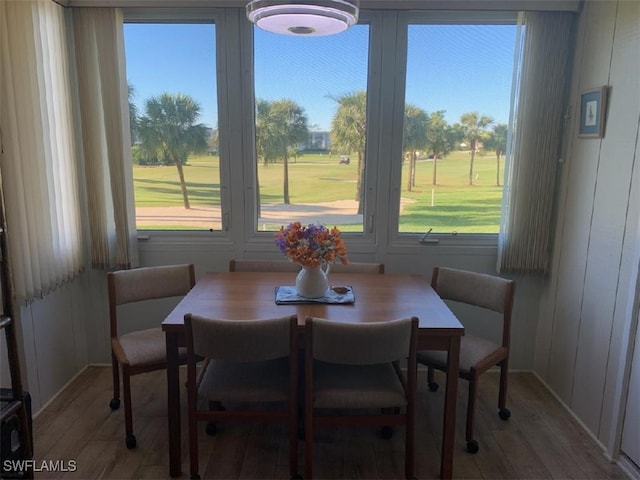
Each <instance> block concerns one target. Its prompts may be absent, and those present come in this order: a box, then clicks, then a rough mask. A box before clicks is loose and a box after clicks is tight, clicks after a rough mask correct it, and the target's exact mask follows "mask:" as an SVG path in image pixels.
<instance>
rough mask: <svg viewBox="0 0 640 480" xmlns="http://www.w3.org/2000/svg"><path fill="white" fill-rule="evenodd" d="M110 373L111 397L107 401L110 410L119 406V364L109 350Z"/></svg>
mask: <svg viewBox="0 0 640 480" xmlns="http://www.w3.org/2000/svg"><path fill="white" fill-rule="evenodd" d="M111 373H112V374H113V398H112V399H111V401H110V402H109V407H110V408H111V410H117V409H119V408H120V365H119V364H118V359H117V358H116V356H115V355H114V354H113V352H111Z"/></svg>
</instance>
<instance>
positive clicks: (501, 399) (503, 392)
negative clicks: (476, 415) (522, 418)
mask: <svg viewBox="0 0 640 480" xmlns="http://www.w3.org/2000/svg"><path fill="white" fill-rule="evenodd" d="M508 376H509V361H508V360H503V361H502V362H500V393H499V394H498V410H499V412H498V415H500V418H501V419H502V420H508V419H509V417H511V412H510V411H509V409H508V408H506V405H507V383H508Z"/></svg>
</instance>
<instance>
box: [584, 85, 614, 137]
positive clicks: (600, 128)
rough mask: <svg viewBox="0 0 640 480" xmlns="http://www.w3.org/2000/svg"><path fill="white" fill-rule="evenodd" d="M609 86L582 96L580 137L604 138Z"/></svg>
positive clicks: (593, 89) (585, 92)
mask: <svg viewBox="0 0 640 480" xmlns="http://www.w3.org/2000/svg"><path fill="white" fill-rule="evenodd" d="M606 110H607V86H606V85H603V86H602V87H598V88H592V89H590V90H586V91H584V92H582V94H581V95H580V118H579V125H578V136H579V137H582V138H602V137H604V132H605V128H604V127H605V120H606V116H605V115H606Z"/></svg>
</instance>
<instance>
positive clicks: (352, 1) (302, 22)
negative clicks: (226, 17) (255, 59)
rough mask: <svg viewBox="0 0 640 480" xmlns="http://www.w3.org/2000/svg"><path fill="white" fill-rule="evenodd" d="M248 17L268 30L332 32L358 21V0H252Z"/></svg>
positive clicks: (285, 33) (285, 32)
mask: <svg viewBox="0 0 640 480" xmlns="http://www.w3.org/2000/svg"><path fill="white" fill-rule="evenodd" d="M247 18H248V19H249V20H251V22H253V23H255V24H256V25H257V26H258V27H260V28H261V29H263V30H267V31H268V32H274V33H281V34H284V35H297V36H307V37H311V36H321V35H333V34H334V33H340V32H344V31H345V30H346V29H347V28H349V27H350V26H351V25H355V24H356V23H358V0H297V1H295V0H253V1H251V2H249V3H247Z"/></svg>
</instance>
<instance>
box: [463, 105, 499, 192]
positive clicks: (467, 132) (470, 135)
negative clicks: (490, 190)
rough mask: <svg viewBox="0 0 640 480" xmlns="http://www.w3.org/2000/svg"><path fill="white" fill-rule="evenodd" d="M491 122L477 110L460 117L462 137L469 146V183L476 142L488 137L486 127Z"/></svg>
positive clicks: (471, 180) (471, 183)
mask: <svg viewBox="0 0 640 480" xmlns="http://www.w3.org/2000/svg"><path fill="white" fill-rule="evenodd" d="M492 123H493V119H492V118H491V117H488V116H486V115H482V116H480V115H479V114H478V112H469V113H464V114H462V116H461V117H460V125H462V129H463V132H464V139H465V140H466V141H467V142H469V146H470V147H471V152H470V153H471V159H470V161H469V185H473V161H474V159H475V156H476V148H477V145H478V142H479V141H480V142H482V141H485V140H486V139H487V138H489V132H487V130H486V129H487V127H488V126H489V125H491V124H492Z"/></svg>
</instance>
